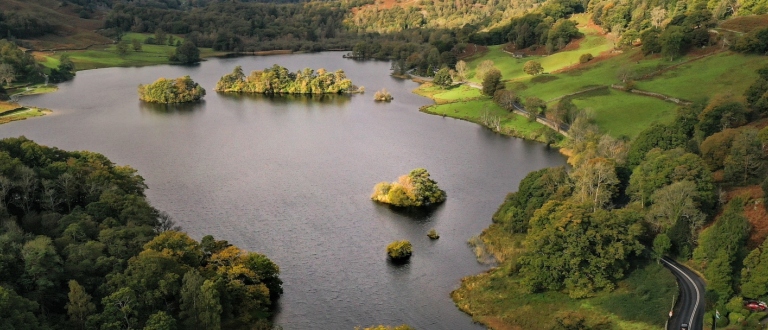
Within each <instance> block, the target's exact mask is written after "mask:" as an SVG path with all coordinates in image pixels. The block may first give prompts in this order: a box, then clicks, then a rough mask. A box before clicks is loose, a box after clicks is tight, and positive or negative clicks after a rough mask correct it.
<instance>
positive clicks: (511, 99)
mask: <svg viewBox="0 0 768 330" xmlns="http://www.w3.org/2000/svg"><path fill="white" fill-rule="evenodd" d="M493 101H494V102H496V104H498V105H499V106H500V107H502V108H504V110H507V111H512V110H515V103H517V102H518V101H519V97H518V96H517V94H516V93H515V92H514V91H510V90H506V89H501V90H497V91H496V92H495V93H493Z"/></svg>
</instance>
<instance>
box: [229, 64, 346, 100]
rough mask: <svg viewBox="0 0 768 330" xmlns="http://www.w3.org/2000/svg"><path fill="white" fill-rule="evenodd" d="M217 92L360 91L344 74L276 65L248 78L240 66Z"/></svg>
mask: <svg viewBox="0 0 768 330" xmlns="http://www.w3.org/2000/svg"><path fill="white" fill-rule="evenodd" d="M215 90H216V91H217V92H237V93H258V94H341V93H345V92H352V91H355V90H357V87H354V86H353V85H352V81H351V80H349V79H348V78H347V75H346V74H344V71H342V70H337V71H336V72H328V71H326V70H325V69H322V68H321V69H318V70H317V71H314V70H312V69H309V68H305V69H304V70H299V71H296V72H295V73H293V72H290V71H288V69H286V68H284V67H282V66H279V65H277V64H275V65H273V66H272V67H271V68H267V69H264V70H261V71H258V70H256V71H253V72H251V74H250V75H249V76H248V77H246V76H245V73H243V68H242V67H240V66H239V65H238V66H236V67H235V69H234V70H233V71H232V73H230V74H226V75H224V76H223V77H221V79H219V82H218V83H216V89H215Z"/></svg>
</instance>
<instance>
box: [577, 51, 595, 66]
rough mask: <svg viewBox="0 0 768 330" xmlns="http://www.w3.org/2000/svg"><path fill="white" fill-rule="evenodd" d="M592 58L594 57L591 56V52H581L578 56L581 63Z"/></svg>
mask: <svg viewBox="0 0 768 330" xmlns="http://www.w3.org/2000/svg"><path fill="white" fill-rule="evenodd" d="M593 58H595V57H594V56H592V54H590V53H586V54H581V56H579V63H581V64H584V63H587V62H589V61H591V60H592V59H593Z"/></svg>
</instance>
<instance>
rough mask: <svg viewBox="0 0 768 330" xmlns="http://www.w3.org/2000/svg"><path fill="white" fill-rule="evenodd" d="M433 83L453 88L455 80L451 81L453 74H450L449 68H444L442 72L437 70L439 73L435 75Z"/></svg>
mask: <svg viewBox="0 0 768 330" xmlns="http://www.w3.org/2000/svg"><path fill="white" fill-rule="evenodd" d="M432 82H433V83H434V84H435V85H438V86H440V87H443V88H446V87H449V86H451V85H452V84H453V79H451V73H450V72H448V68H447V67H444V68H442V69H440V70H437V73H435V78H434V79H433V80H432Z"/></svg>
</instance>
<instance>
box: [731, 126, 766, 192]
mask: <svg viewBox="0 0 768 330" xmlns="http://www.w3.org/2000/svg"><path fill="white" fill-rule="evenodd" d="M757 136H758V131H757V129H755V128H752V127H745V128H744V129H741V131H740V132H739V134H738V135H736V137H735V138H734V139H733V144H732V145H731V148H730V154H729V155H728V156H727V157H726V158H725V160H724V162H723V165H724V166H725V179H726V180H728V181H730V182H733V183H735V184H737V185H747V184H749V183H753V184H754V183H758V182H760V180H761V179H763V178H764V177H765V168H766V165H767V164H766V163H768V159H766V155H765V153H764V152H763V146H762V143H761V142H760V140H759V139H758V137H757Z"/></svg>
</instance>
